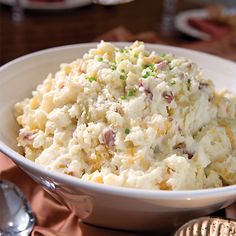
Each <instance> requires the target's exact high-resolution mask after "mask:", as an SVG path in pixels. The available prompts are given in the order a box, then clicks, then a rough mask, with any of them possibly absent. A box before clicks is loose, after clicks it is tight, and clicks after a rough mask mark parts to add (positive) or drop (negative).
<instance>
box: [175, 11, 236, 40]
mask: <svg viewBox="0 0 236 236" xmlns="http://www.w3.org/2000/svg"><path fill="white" fill-rule="evenodd" d="M235 13H236V9H235V8H232V9H225V11H224V14H235ZM208 17H209V14H208V11H207V10H205V9H195V10H189V11H184V12H180V13H179V14H178V15H177V16H176V17H175V27H176V29H178V30H179V31H180V32H183V33H185V34H187V35H190V36H192V37H195V38H198V39H202V40H210V39H211V35H209V34H207V33H204V32H202V31H200V30H198V29H196V28H194V27H192V26H191V25H190V24H189V23H188V20H189V18H198V19H206V18H208Z"/></svg>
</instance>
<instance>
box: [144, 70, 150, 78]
mask: <svg viewBox="0 0 236 236" xmlns="http://www.w3.org/2000/svg"><path fill="white" fill-rule="evenodd" d="M148 76H150V71H146V73H145V74H144V75H143V78H145V79H146V78H147V77H148Z"/></svg>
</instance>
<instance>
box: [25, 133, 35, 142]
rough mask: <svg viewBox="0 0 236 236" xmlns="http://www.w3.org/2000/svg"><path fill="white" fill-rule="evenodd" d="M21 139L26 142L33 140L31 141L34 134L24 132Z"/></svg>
mask: <svg viewBox="0 0 236 236" xmlns="http://www.w3.org/2000/svg"><path fill="white" fill-rule="evenodd" d="M23 139H26V140H33V139H34V133H30V132H25V133H24V134H23Z"/></svg>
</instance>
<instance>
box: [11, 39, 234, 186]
mask: <svg viewBox="0 0 236 236" xmlns="http://www.w3.org/2000/svg"><path fill="white" fill-rule="evenodd" d="M15 110H16V116H17V122H18V123H19V124H20V125H21V126H22V128H21V129H20V131H19V137H18V144H19V146H22V147H23V148H24V151H25V156H26V158H28V159H30V160H32V161H35V162H36V163H37V164H38V165H40V166H42V167H44V168H47V169H49V170H53V171H54V170H55V171H58V172H61V173H65V174H67V175H72V176H75V177H78V178H81V179H84V180H89V181H93V182H96V183H102V184H108V185H113V186H124V187H132V188H145V189H156V190H158V189H161V190H187V189H202V188H213V187H220V186H223V185H230V184H236V97H235V95H233V94H232V93H230V92H228V91H226V90H223V91H216V90H215V88H214V85H213V83H212V82H211V81H209V80H206V79H204V78H203V75H202V72H201V70H200V69H199V68H198V66H197V65H196V64H194V63H193V62H191V61H190V60H188V59H186V58H181V57H175V56H174V55H172V54H161V55H159V54H158V53H157V52H149V51H147V50H146V49H145V44H144V43H142V42H135V43H134V44H132V45H131V46H129V47H125V48H121V49H119V48H116V47H115V46H114V45H112V44H111V43H106V42H103V41H102V42H101V43H100V44H98V46H97V48H95V49H91V50H90V51H89V52H88V53H86V54H85V55H84V56H83V58H80V59H77V60H76V61H74V62H72V63H69V64H62V65H61V67H60V70H59V71H58V72H57V73H56V74H55V75H52V74H49V75H48V77H47V78H46V79H45V80H44V82H43V83H42V84H41V85H39V86H38V87H37V89H36V91H34V92H33V96H32V98H30V99H29V98H26V99H25V100H24V101H22V102H19V103H17V104H16V105H15Z"/></svg>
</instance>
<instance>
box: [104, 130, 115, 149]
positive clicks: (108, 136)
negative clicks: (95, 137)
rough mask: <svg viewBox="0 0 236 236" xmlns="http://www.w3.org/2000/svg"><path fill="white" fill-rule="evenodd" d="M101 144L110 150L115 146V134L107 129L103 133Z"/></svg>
mask: <svg viewBox="0 0 236 236" xmlns="http://www.w3.org/2000/svg"><path fill="white" fill-rule="evenodd" d="M103 143H104V144H105V145H106V146H107V147H109V148H111V147H112V146H114V144H115V133H114V132H113V131H112V130H111V129H109V130H107V131H105V132H104V133H103Z"/></svg>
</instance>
